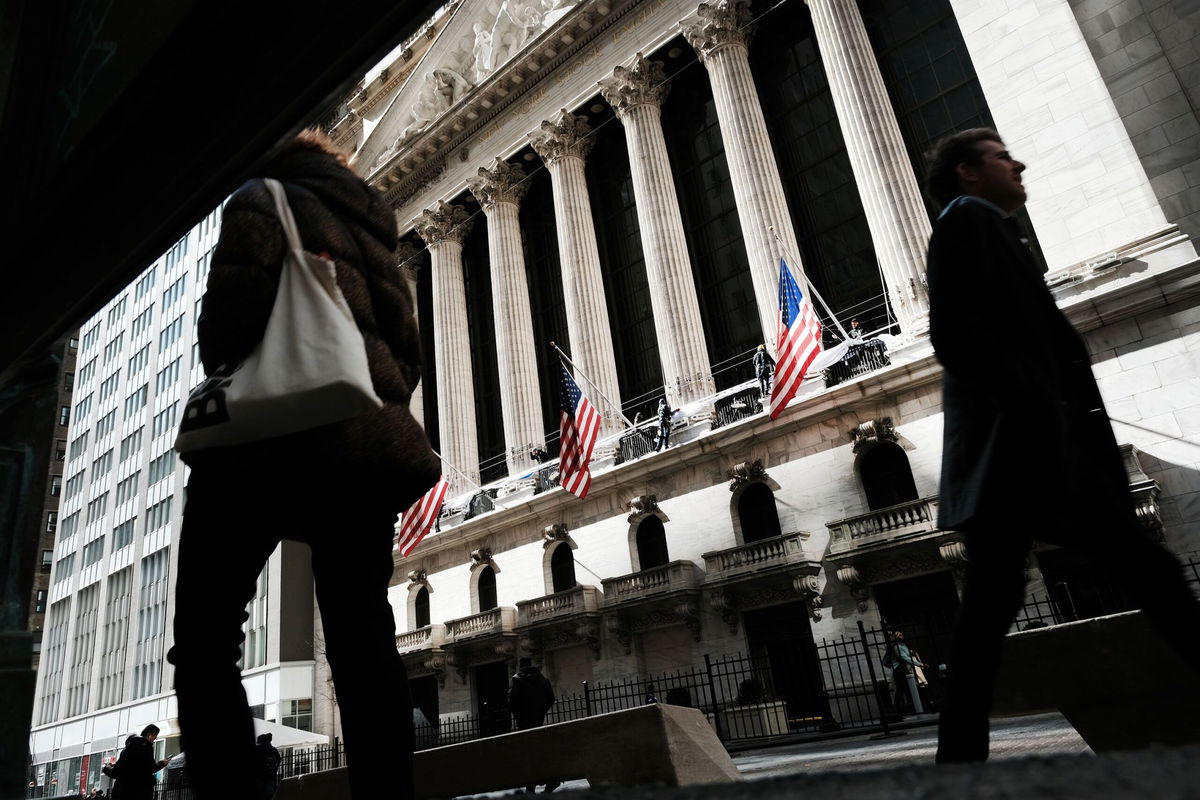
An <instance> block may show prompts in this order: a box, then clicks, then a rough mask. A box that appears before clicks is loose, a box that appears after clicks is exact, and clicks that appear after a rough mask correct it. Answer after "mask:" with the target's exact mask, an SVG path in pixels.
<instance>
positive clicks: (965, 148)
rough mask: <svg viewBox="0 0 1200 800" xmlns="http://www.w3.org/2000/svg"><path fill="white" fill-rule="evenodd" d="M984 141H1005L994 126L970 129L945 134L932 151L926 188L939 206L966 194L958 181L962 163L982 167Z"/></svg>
mask: <svg viewBox="0 0 1200 800" xmlns="http://www.w3.org/2000/svg"><path fill="white" fill-rule="evenodd" d="M980 142H998V143H999V144H1004V140H1003V139H1001V138H1000V134H998V133H996V132H995V131H994V130H992V129H991V128H968V129H967V130H965V131H959V132H958V133H952V134H950V135H949V136H947V137H945V138H944V139H942V140H941V141H939V142H938V143H937V144H936V145H934V148H933V150H932V151H930V153H929V156H928V160H929V174H928V175H926V176H925V190H926V191H927V192H928V193H929V196H930V197H931V198H933V200H934V202H936V203H937V204H938V205H939V206H945V205H946V204H947V203H949V202H950V201H951V200H953V199H954V198H956V197H958V196H959V195H960V194H962V186H961V185H959V182H958V165H959V164H967V165H969V166H972V167H975V166H979V163H980V161H982V159H983V154H982V153H980V152H979V146H978V145H979V143H980Z"/></svg>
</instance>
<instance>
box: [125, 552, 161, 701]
mask: <svg viewBox="0 0 1200 800" xmlns="http://www.w3.org/2000/svg"><path fill="white" fill-rule="evenodd" d="M168 555H169V550H167V549H165V548H164V549H162V550H159V551H158V552H157V553H154V554H153V555H150V556H147V557H146V558H143V559H142V564H141V581H140V586H141V589H140V592H139V596H138V604H137V607H138V612H137V638H136V643H135V648H136V649H135V652H134V658H133V664H134V666H133V698H132V699H134V700H136V699H138V698H140V697H145V696H147V695H151V694H156V693H157V692H159V691H161V690H162V659H163V643H164V641H165V638H166V637H165V634H166V626H167V564H168V560H167V559H168Z"/></svg>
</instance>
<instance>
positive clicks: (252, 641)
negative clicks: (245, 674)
mask: <svg viewBox="0 0 1200 800" xmlns="http://www.w3.org/2000/svg"><path fill="white" fill-rule="evenodd" d="M268 588H269V583H268V580H267V567H266V566H263V569H262V572H260V573H259V574H258V590H257V591H256V592H255V593H254V598H253V599H251V600H250V603H249V604H248V605H247V606H246V622H245V623H243V624H242V632H243V633H244V634H245V638H244V639H243V640H242V659H241V662H240V664H241V668H242V669H254V668H255V667H261V666H262V665H263V664H265V663H267V590H268Z"/></svg>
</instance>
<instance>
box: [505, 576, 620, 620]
mask: <svg viewBox="0 0 1200 800" xmlns="http://www.w3.org/2000/svg"><path fill="white" fill-rule="evenodd" d="M602 597H603V595H601V594H600V590H599V589H598V588H596V587H595V586H588V585H579V586H576V587H574V588H571V589H567V590H566V591H563V592H555V593H554V594H548V595H546V596H545V597H536V598H534V599H533V600H522V601H521V602H519V603H517V624H518V625H519V626H521V627H525V626H526V625H533V624H536V623H539V622H549V621H551V620H555V619H563V618H566V617H571V616H574V615H576V614H585V613H588V612H594V611H599V610H600V603H601V598H602Z"/></svg>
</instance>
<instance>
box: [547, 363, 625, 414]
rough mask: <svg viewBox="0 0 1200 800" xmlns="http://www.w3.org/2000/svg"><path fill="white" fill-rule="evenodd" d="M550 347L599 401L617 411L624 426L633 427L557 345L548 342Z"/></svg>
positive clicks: (619, 409)
mask: <svg viewBox="0 0 1200 800" xmlns="http://www.w3.org/2000/svg"><path fill="white" fill-rule="evenodd" d="M550 346H551V347H553V348H554V352H556V353H558V357H559V358H561V359H562V360H564V361H566V362H567V363H568V364H570V365H571V368H572V369H574V370H575V371H576V372H578V373H579V377H581V378H583V379H584V380H585V381H587V384H588V386H590V387H592V390H593V391H595V392H596V394H597V395H598V396H599V397H600V399H601V400H603V401H604V402H606V403H608V405H609V406H610V407H612V408H615V409H616V410H617V415H618V416H620V417H621V419H623V420H625V425H626V426H627V427H630V428H632V427H633V422H632V421H630V419H629V417H627V416H625V413H624V412H623V411H621V407H620V406H619V405H617V404H616V403H614V402H613V401H612V400H609V399H608V397H607V396H606V395H605V394H604V392H602V391H600V387H599V386H597V385H596V384H594V383H592V379H591V378H589V377H588V376H587V374H586V373H585V372H584V371H583V370H581V369H580V368H579V367H578V366H577V365H576V364H575V362H574V361H572V360H571V359H570V358H568V357H567V354H566V353H564V352H563V351H562V350H561V349H560V348H559V346H558V345H557V344H555V343H554V342H550Z"/></svg>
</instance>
